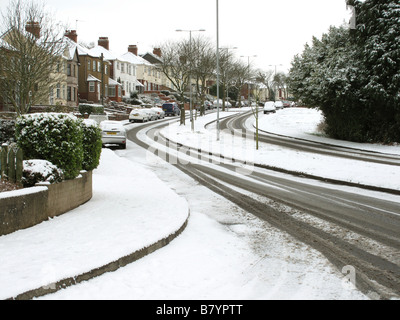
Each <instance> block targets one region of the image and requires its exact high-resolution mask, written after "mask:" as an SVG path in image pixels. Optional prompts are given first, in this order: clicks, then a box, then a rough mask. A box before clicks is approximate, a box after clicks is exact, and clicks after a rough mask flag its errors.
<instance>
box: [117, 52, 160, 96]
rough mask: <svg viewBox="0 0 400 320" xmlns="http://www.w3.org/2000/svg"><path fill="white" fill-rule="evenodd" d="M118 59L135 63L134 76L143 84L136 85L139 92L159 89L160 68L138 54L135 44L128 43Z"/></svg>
mask: <svg viewBox="0 0 400 320" xmlns="http://www.w3.org/2000/svg"><path fill="white" fill-rule="evenodd" d="M120 59H121V60H124V61H128V62H129V63H131V64H134V65H136V78H137V79H138V81H139V82H140V83H141V84H142V85H143V87H140V86H136V89H139V90H138V91H139V92H140V93H150V92H154V91H159V90H160V89H161V87H162V82H161V81H162V78H161V72H160V70H159V69H158V68H157V67H156V66H155V65H153V64H152V63H150V62H149V61H147V60H146V59H143V58H142V57H141V56H139V55H138V47H137V46H136V45H130V46H129V47H128V52H127V53H125V54H123V55H122V56H121V57H120Z"/></svg>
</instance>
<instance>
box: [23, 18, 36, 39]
mask: <svg viewBox="0 0 400 320" xmlns="http://www.w3.org/2000/svg"><path fill="white" fill-rule="evenodd" d="M25 30H26V31H27V32H30V33H31V34H33V35H34V36H35V37H36V38H37V39H39V38H40V24H39V22H34V21H28V22H27V23H26V26H25Z"/></svg>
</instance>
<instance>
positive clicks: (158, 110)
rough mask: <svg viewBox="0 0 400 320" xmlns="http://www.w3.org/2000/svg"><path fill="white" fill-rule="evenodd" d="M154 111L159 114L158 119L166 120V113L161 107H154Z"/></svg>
mask: <svg viewBox="0 0 400 320" xmlns="http://www.w3.org/2000/svg"><path fill="white" fill-rule="evenodd" d="M153 109H154V111H155V112H156V113H157V116H158V119H164V118H165V112H164V110H163V109H161V108H160V107H154V108H153Z"/></svg>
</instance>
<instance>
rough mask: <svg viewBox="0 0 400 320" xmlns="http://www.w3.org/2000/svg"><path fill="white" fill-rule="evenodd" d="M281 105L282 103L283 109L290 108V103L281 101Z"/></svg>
mask: <svg viewBox="0 0 400 320" xmlns="http://www.w3.org/2000/svg"><path fill="white" fill-rule="evenodd" d="M282 103H283V107H284V108H289V107H290V101H287V100H282Z"/></svg>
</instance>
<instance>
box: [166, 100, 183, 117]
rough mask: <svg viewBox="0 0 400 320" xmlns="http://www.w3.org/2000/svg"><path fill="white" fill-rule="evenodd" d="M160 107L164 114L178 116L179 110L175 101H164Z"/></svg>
mask: <svg viewBox="0 0 400 320" xmlns="http://www.w3.org/2000/svg"><path fill="white" fill-rule="evenodd" d="M162 109H163V111H164V112H165V116H179V115H180V114H181V110H180V109H179V106H178V104H177V103H176V102H169V103H164V104H163V105H162Z"/></svg>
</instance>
